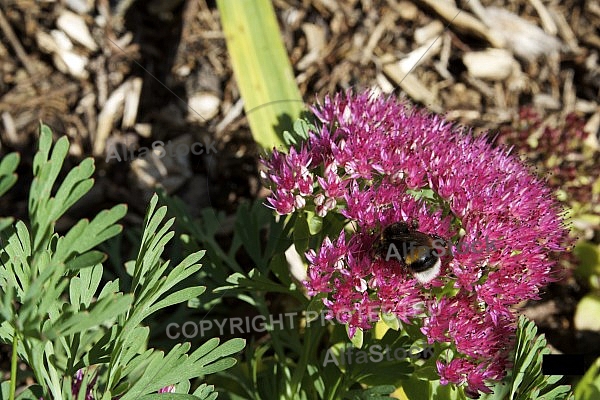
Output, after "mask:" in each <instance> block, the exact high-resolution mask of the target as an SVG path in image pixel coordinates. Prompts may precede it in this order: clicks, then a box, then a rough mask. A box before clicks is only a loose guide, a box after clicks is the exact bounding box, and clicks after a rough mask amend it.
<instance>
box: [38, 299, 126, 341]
mask: <svg viewBox="0 0 600 400" xmlns="http://www.w3.org/2000/svg"><path fill="white" fill-rule="evenodd" d="M132 300H133V297H132V296H131V295H125V296H123V295H114V296H111V297H105V298H103V299H102V300H99V301H97V302H96V303H94V304H93V305H92V307H90V308H89V309H88V310H84V311H75V312H74V313H65V314H63V315H61V317H60V319H59V320H58V321H57V322H56V323H55V324H54V326H53V327H52V329H51V330H50V329H49V330H48V331H47V332H45V334H46V336H47V337H48V338H49V339H54V338H56V337H57V336H68V335H71V334H73V333H77V332H83V331H85V330H86V329H90V328H92V327H94V326H97V325H100V324H102V323H103V322H105V321H107V320H109V319H112V318H115V317H116V316H118V315H120V314H123V313H125V312H126V311H127V309H128V308H129V306H130V305H131V302H132Z"/></svg>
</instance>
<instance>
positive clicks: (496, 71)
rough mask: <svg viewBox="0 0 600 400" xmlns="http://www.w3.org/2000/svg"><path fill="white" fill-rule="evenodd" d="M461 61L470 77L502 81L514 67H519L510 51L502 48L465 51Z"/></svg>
mask: <svg viewBox="0 0 600 400" xmlns="http://www.w3.org/2000/svg"><path fill="white" fill-rule="evenodd" d="M463 63H464V64H465V66H466V67H467V71H468V72H469V75H471V76H472V77H474V78H479V79H489V80H492V81H503V80H505V79H507V78H508V77H509V76H510V75H511V74H512V72H513V70H514V69H515V68H519V65H518V63H517V61H516V60H515V59H514V58H513V56H512V54H511V53H510V51H507V50H503V49H487V50H484V51H471V52H468V53H465V54H464V55H463Z"/></svg>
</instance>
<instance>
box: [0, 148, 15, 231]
mask: <svg viewBox="0 0 600 400" xmlns="http://www.w3.org/2000/svg"><path fill="white" fill-rule="evenodd" d="M19 159H20V157H19V154H18V153H9V154H7V155H5V156H4V157H2V160H1V161H0V196H2V195H4V193H6V192H7V191H8V190H9V189H10V188H11V187H13V185H14V184H15V183H16V182H17V174H16V173H15V171H16V170H17V167H18V166H19ZM0 230H2V229H0Z"/></svg>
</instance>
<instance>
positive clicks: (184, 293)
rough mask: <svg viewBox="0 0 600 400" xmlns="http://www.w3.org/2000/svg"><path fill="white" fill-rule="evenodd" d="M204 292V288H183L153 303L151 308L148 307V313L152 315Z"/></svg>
mask: <svg viewBox="0 0 600 400" xmlns="http://www.w3.org/2000/svg"><path fill="white" fill-rule="evenodd" d="M205 290H206V287H204V286H196V287H189V288H185V289H182V290H180V291H178V292H175V293H171V294H170V295H168V296H167V297H165V298H164V299H163V300H161V301H159V302H157V303H155V304H154V305H153V306H152V307H150V311H149V312H150V313H154V312H156V311H158V310H160V309H162V308H165V307H169V306H172V305H173V304H179V303H185V302H187V301H188V300H191V299H195V298H196V297H198V296H200V295H201V294H202V293H204V291H205Z"/></svg>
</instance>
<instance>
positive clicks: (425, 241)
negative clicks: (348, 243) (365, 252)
mask: <svg viewBox="0 0 600 400" xmlns="http://www.w3.org/2000/svg"><path fill="white" fill-rule="evenodd" d="M417 229H418V226H417V224H416V223H413V224H412V225H409V224H407V223H405V222H395V223H393V224H391V225H389V226H387V227H386V228H385V229H383V231H382V232H381V235H380V237H379V239H378V241H377V242H376V244H375V246H374V248H375V250H376V255H377V256H379V257H381V258H383V259H384V260H386V261H389V260H390V259H392V258H396V259H398V261H400V262H401V263H402V264H404V265H405V266H406V268H407V269H408V270H409V271H410V272H411V273H412V274H413V275H414V277H415V278H417V280H418V281H419V282H421V283H427V282H430V281H432V280H433V279H435V278H436V277H437V276H438V275H439V274H440V270H441V266H442V261H441V259H440V257H442V256H444V255H445V254H446V247H447V242H446V241H445V240H444V239H442V238H441V237H439V236H437V235H428V234H426V233H423V232H419V231H418V230H417Z"/></svg>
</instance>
